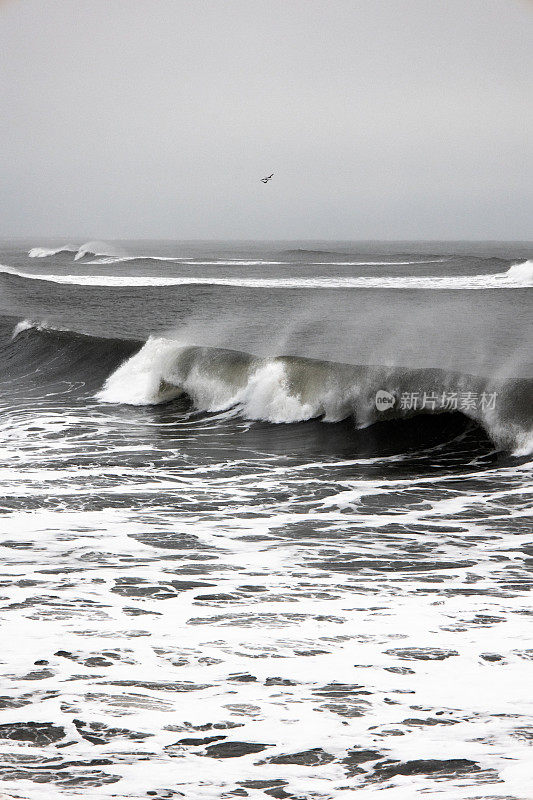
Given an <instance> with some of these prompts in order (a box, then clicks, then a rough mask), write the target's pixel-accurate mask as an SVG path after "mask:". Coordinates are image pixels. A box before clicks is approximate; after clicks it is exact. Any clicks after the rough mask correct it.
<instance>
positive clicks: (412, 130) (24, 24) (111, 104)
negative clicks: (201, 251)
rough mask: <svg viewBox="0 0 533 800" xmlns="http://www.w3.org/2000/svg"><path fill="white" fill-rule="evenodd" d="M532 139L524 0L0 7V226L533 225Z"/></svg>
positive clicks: (135, 0) (374, 233) (241, 231)
mask: <svg viewBox="0 0 533 800" xmlns="http://www.w3.org/2000/svg"><path fill="white" fill-rule="evenodd" d="M532 142H533V2H532V1H531V0H45V2H43V0H7V1H6V0H4V2H1V1H0V167H1V175H0V236H11V235H15V236H17V235H18V236H26V235H29V236H46V235H50V236H52V235H65V236H71V237H74V236H77V237H78V238H82V239H84V238H110V237H114V238H118V237H124V238H127V237H140V238H158V237H165V238H178V239H179V238H259V239H269V238H272V239H275V238H289V239H296V238H315V239H319V238H333V239H334V238H344V239H367V238H377V239H385V238H389V239H390V238H392V239H395V238H400V239H409V238H420V239H423V238H449V239H459V238H466V239H477V238H479V239H483V238H488V239H499V238H507V239H513V238H516V239H527V238H533V237H532V225H531V220H532V217H533V213H532V212H533V159H532V150H533V145H532ZM270 172H274V173H275V175H274V179H273V180H272V181H271V182H270V183H269V184H267V185H266V186H265V185H263V184H262V183H260V182H259V178H260V177H261V176H262V175H265V174H269V173H270Z"/></svg>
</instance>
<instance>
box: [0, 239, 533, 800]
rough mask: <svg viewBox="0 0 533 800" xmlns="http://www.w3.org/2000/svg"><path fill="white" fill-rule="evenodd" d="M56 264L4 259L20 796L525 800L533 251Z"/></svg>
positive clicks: (1, 549) (156, 254) (179, 254)
mask: <svg viewBox="0 0 533 800" xmlns="http://www.w3.org/2000/svg"><path fill="white" fill-rule="evenodd" d="M36 244H39V246H40V247H41V248H44V247H45V246H46V247H48V251H45V250H44V249H41V251H40V252H36V253H35V252H34V254H33V256H32V257H31V258H30V257H28V251H29V250H30V248H32V247H34V246H35V245H36ZM61 244H63V243H61V242H57V243H35V242H28V243H24V242H11V243H3V245H2V247H1V248H0V263H1V264H2V265H4V266H3V267H2V268H1V269H0V287H1V295H0V298H1V299H0V315H1V316H0V363H1V364H2V372H1V376H2V378H1V380H2V400H1V402H2V411H3V413H2V419H1V429H0V437H1V439H0V442H1V445H0V446H1V448H2V453H3V458H2V466H1V470H2V493H1V497H0V508H1V514H0V527H1V530H0V558H1V577H0V581H1V583H2V586H1V587H0V595H1V605H2V608H1V612H0V615H1V619H2V626H3V638H2V641H3V652H2V654H1V656H0V661H1V662H2V674H3V681H2V686H3V690H2V696H1V697H0V717H1V719H0V745H1V748H2V760H1V780H2V784H1V785H2V789H3V791H4V792H5V793H6V794H7V796H17V797H23V798H26V797H27V798H32V800H33V798H41V797H42V798H51V797H55V796H69V797H76V796H83V797H85V796H88V797H94V798H111V797H119V798H133V797H147V796H152V797H160V798H163V797H179V796H185V797H187V798H218V797H225V796H227V797H234V796H243V797H245V796H248V797H252V798H259V797H263V798H264V797H268V796H273V797H294V798H311V797H320V798H337V797H344V796H346V797H348V796H351V795H353V792H354V790H359V791H360V792H361V793H363V792H368V793H371V792H373V791H377V790H379V791H380V792H383V791H385V792H386V793H388V794H386V795H385V796H390V797H391V798H394V799H396V798H405V797H406V796H408V795H409V796H414V795H415V794H416V793H417V792H424V793H426V794H429V795H431V794H439V795H440V796H445V797H448V798H454V800H455V798H473V797H476V798H492V797H502V798H503V797H506V798H519V799H520V800H522V799H523V798H524V799H525V798H527V797H528V796H530V795H528V792H530V786H531V781H532V780H533V775H532V774H531V758H530V754H531V749H530V745H531V740H532V737H533V722H532V720H531V692H530V689H529V686H530V682H531V660H532V659H533V642H532V639H531V611H530V585H531V557H532V555H533V545H532V541H531V532H532V519H531V491H532V482H531V446H532V399H533V391H532V387H533V361H532V358H531V352H532V350H531V344H532V335H531V334H532V325H531V323H532V316H531V288H530V287H531V284H532V271H533V266H532V263H531V261H528V258H529V257H530V256H531V246H530V245H527V244H524V243H522V244H509V243H500V244H496V243H490V244H478V245H466V244H464V243H463V244H460V243H459V244H458V243H440V244H436V243H402V244H391V243H387V244H383V243H382V244H369V243H367V244H365V243H362V244H361V243H349V242H338V243H332V242H327V243H312V244H309V243H240V244H235V243H218V244H216V243H209V244H208V243H205V244H202V243H181V244H176V243H168V242H166V243H165V242H134V243H132V242H130V243H128V242H124V243H102V242H99V243H96V242H95V243H90V244H87V246H86V247H85V248H82V249H81V250H78V248H79V244H80V243H74V244H73V245H72V247H71V248H70V249H69V250H62V251H58V248H59V246H60V245H61ZM56 251H58V252H56ZM14 334H16V335H14ZM378 392H385V393H386V394H385V398H386V400H387V398H388V401H387V402H388V403H389V404H388V405H386V407H383V408H382V407H381V406H378V405H377V404H376V396H377V394H378Z"/></svg>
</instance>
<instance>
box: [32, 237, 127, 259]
mask: <svg viewBox="0 0 533 800" xmlns="http://www.w3.org/2000/svg"><path fill="white" fill-rule="evenodd" d="M59 253H75V255H74V261H79V260H80V259H81V258H84V257H85V256H112V257H114V258H121V257H122V255H123V254H122V253H121V251H119V249H118V248H116V247H115V246H114V245H111V244H108V243H107V242H100V241H91V242H85V244H82V245H80V246H79V247H75V246H74V245H71V244H64V245H61V246H60V247H32V248H31V250H30V251H29V252H28V256H29V257H30V258H48V257H49V256H56V255H59Z"/></svg>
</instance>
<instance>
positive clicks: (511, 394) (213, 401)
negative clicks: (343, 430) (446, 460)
mask: <svg viewBox="0 0 533 800" xmlns="http://www.w3.org/2000/svg"><path fill="white" fill-rule="evenodd" d="M2 350H3V352H2V353H1V356H2V360H3V362H4V364H5V367H4V374H5V375H6V377H8V379H10V380H11V381H13V380H15V379H17V378H18V377H24V376H27V375H33V378H32V380H33V381H34V382H35V381H36V380H39V381H43V382H47V383H51V382H55V381H57V382H59V383H64V382H72V381H80V382H81V385H83V386H85V387H86V389H87V390H90V391H91V392H92V393H93V395H94V397H95V398H96V399H97V400H98V401H100V402H102V403H114V404H124V405H137V406H142V405H159V404H163V403H168V402H169V401H172V400H174V399H176V398H178V397H186V398H187V399H188V400H189V401H190V403H191V404H192V407H193V408H194V410H196V411H198V412H222V411H230V410H231V411H232V413H234V414H238V415H240V416H241V417H243V418H244V419H247V420H261V421H264V422H269V423H273V424H282V423H299V422H304V421H307V420H312V419H319V420H322V421H323V422H325V423H329V422H331V423H332V422H339V421H341V420H347V419H351V420H352V421H353V425H354V426H355V427H357V428H366V427H368V426H371V425H373V424H375V423H379V422H391V421H394V420H403V419H407V418H411V417H415V416H420V415H421V414H431V415H432V416H433V417H434V418H435V420H436V419H437V417H439V415H442V414H443V413H448V412H452V413H453V412H460V413H461V414H463V415H464V416H465V417H467V418H468V419H470V420H473V421H474V422H475V423H477V424H479V425H480V426H481V427H482V428H484V430H485V431H486V433H487V434H488V436H489V437H490V438H491V439H492V441H493V442H494V443H495V445H496V446H497V447H498V448H500V449H502V450H508V451H511V452H513V453H514V455H517V456H518V455H519V456H526V455H529V454H531V453H532V452H533V419H532V399H533V379H532V378H519V377H507V378H497V377H496V378H490V377H481V376H476V375H470V374H465V373H462V372H457V371H450V370H443V369H438V368H424V369H417V368H413V367H401V366H390V365H374V366H366V365H359V366H354V365H350V364H344V363H336V362H331V361H320V360H316V359H312V358H303V357H297V356H282V355H280V356H273V357H266V358H260V357H256V356H252V355H250V354H248V353H245V352H240V351H236V350H228V349H221V348H213V347H198V346H194V345H191V344H188V343H186V342H183V341H179V340H176V339H171V338H165V337H150V338H149V339H148V341H146V342H144V343H143V342H139V341H135V340H123V339H106V338H101V337H95V336H88V335H85V334H81V333H76V332H73V331H71V330H65V329H60V328H54V327H52V326H51V325H48V324H47V323H43V322H41V323H36V322H32V321H31V320H23V321H22V322H19V323H18V325H17V326H16V327H15V329H14V330H13V334H12V338H11V340H9V339H8V340H7V343H6V344H5V345H4V347H3V348H2ZM37 376H38V377H37ZM379 392H381V393H383V392H385V393H386V394H387V395H388V396H389V400H390V399H391V398H392V401H391V402H390V404H389V405H388V406H387V407H386V408H385V409H384V410H380V409H381V406H380V409H378V408H377V405H376V398H377V395H378V393H379ZM406 398H407V400H408V402H405V401H406ZM413 398H415V400H414V403H413ZM453 398H455V402H454V400H453ZM444 400H446V404H444Z"/></svg>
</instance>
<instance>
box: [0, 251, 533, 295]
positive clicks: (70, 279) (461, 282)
mask: <svg viewBox="0 0 533 800" xmlns="http://www.w3.org/2000/svg"><path fill="white" fill-rule="evenodd" d="M79 252H80V251H78V253H77V254H76V258H78V254H79ZM87 252H88V251H84V253H83V254H84V255H85V254H86V253H87ZM81 257H82V256H80V258H81ZM0 272H1V273H4V274H6V275H14V276H16V277H19V278H25V279H29V280H38V281H46V282H48V283H60V284H67V285H74V286H109V287H112V286H131V287H149V286H186V285H210V286H235V287H239V286H240V287H243V288H279V289H372V288H378V289H442V290H464V289H526V288H529V287H531V286H533V261H531V260H529V261H525V262H523V263H520V264H514V265H512V266H511V267H510V268H509V269H508V270H507V271H506V272H501V273H496V274H488V275H487V274H482V275H479V274H477V275H442V276H435V275H422V276H416V275H408V276H403V277H399V276H383V277H382V276H377V277H376V276H371V277H370V276H359V277H321V276H317V277H313V278H311V277H310V278H305V277H290V278H283V277H277V278H241V277H202V276H187V275H179V276H174V275H171V276H132V275H127V276H126V275H83V274H77V275H53V274H47V273H32V272H25V271H23V270H18V269H16V268H15V267H10V266H6V265H3V264H0Z"/></svg>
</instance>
